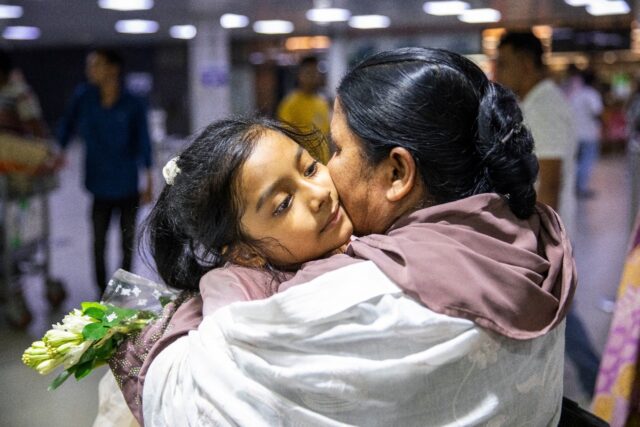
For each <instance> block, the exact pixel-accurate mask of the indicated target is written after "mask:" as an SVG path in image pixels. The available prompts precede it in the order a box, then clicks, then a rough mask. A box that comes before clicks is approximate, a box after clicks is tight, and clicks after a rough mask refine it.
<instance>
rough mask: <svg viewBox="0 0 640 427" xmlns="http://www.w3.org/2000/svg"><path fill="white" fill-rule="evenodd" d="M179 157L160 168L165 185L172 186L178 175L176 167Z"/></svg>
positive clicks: (178, 170)
mask: <svg viewBox="0 0 640 427" xmlns="http://www.w3.org/2000/svg"><path fill="white" fill-rule="evenodd" d="M179 158H180V157H174V158H172V159H171V160H169V161H168V162H167V164H166V165H164V167H163V168H162V176H163V177H164V180H165V182H166V183H167V185H173V183H174V181H175V179H176V176H178V174H179V173H180V168H179V167H178V159H179Z"/></svg>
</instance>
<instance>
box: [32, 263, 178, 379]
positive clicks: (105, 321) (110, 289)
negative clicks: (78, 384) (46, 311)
mask: <svg viewBox="0 0 640 427" xmlns="http://www.w3.org/2000/svg"><path fill="white" fill-rule="evenodd" d="M174 296H175V294H174V293H173V292H172V291H170V290H169V289H168V288H167V287H166V286H164V285H160V284H157V283H154V282H152V281H150V280H147V279H145V278H143V277H140V276H136V275H135V274H132V273H129V272H126V271H124V270H118V271H117V272H116V273H115V274H114V276H113V277H112V279H111V280H110V281H109V285H108V286H107V289H106V291H105V294H104V296H103V300H104V301H108V302H104V301H103V302H83V303H82V305H81V309H74V310H73V311H71V312H70V313H69V314H67V315H66V316H65V317H64V318H63V319H62V322H60V323H56V324H55V325H52V328H51V329H49V330H48V331H47V332H46V333H45V334H44V336H43V337H42V339H41V340H40V341H35V342H34V343H33V344H31V346H30V347H29V348H27V349H26V350H25V351H24V353H23V355H22V362H23V363H24V364H25V365H27V366H29V367H30V368H32V369H34V370H36V371H37V372H38V373H40V374H42V375H48V374H50V373H51V372H53V371H54V370H55V369H56V368H58V367H59V366H63V367H64V371H63V372H61V373H60V374H59V375H58V376H57V377H56V378H55V379H54V380H53V382H52V383H51V385H50V386H49V390H54V389H56V388H58V387H59V386H60V385H61V384H62V383H63V382H64V381H65V380H66V379H67V378H69V377H70V376H71V375H73V376H75V378H76V379H78V380H79V379H81V378H84V377H85V376H87V375H89V373H91V371H92V370H94V369H95V368H97V367H99V366H102V365H104V364H106V363H108V360H109V358H110V357H111V356H112V355H113V354H114V353H115V351H116V349H117V348H118V346H119V345H120V344H121V343H122V341H124V340H125V339H126V338H127V337H128V336H129V335H131V334H134V333H137V332H139V331H141V330H142V329H143V328H144V327H145V326H147V324H148V323H149V322H151V321H152V320H153V319H155V318H157V317H158V315H159V313H160V311H161V310H162V306H164V305H165V304H166V303H167V302H169V301H171V299H172V298H173V297H174ZM111 302H114V304H111Z"/></svg>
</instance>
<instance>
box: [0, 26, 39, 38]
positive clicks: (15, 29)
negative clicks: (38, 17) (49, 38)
mask: <svg viewBox="0 0 640 427" xmlns="http://www.w3.org/2000/svg"><path fill="white" fill-rule="evenodd" d="M2 37H4V38H5V39H7V40H35V39H37V38H39V37H40V28H38V27H24V26H19V25H17V26H12V27H6V28H5V29H4V31H2Z"/></svg>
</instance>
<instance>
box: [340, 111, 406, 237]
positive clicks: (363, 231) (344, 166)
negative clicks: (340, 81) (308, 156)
mask: <svg viewBox="0 0 640 427" xmlns="http://www.w3.org/2000/svg"><path fill="white" fill-rule="evenodd" d="M331 141H332V145H333V156H332V157H331V160H329V164H328V165H327V166H328V168H329V170H330V171H331V177H332V178H333V180H334V182H335V185H336V187H337V188H338V193H339V194H340V199H341V200H342V201H343V203H344V205H345V208H346V210H347V212H348V213H349V216H350V217H351V219H352V221H353V227H354V234H355V235H357V236H364V235H367V234H374V233H377V234H380V233H384V232H385V231H386V229H387V228H388V227H389V225H391V221H392V219H391V218H392V217H393V215H394V214H395V213H394V212H393V207H392V206H390V205H389V204H388V203H385V200H386V199H385V194H386V191H387V190H388V184H389V181H390V180H388V179H385V178H386V177H387V174H386V173H385V169H384V168H380V167H375V166H370V165H369V164H368V162H367V160H366V154H365V153H364V151H363V148H362V142H361V141H360V139H359V138H358V136H357V135H356V134H354V133H353V132H352V131H351V129H350V128H349V125H348V123H347V117H346V115H345V113H344V111H343V109H342V105H341V104H340V101H339V98H336V100H335V103H334V109H333V118H332V120H331Z"/></svg>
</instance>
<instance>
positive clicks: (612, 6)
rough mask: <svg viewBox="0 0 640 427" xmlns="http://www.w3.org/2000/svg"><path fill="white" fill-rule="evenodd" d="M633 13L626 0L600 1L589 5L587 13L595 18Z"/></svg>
mask: <svg viewBox="0 0 640 427" xmlns="http://www.w3.org/2000/svg"><path fill="white" fill-rule="evenodd" d="M630 11H631V9H630V8H629V5H628V4H627V2H626V1H624V0H609V1H607V0H599V1H593V2H591V3H590V4H588V5H587V12H588V13H589V14H591V15H594V16H603V15H624V14H627V13H629V12H630Z"/></svg>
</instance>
